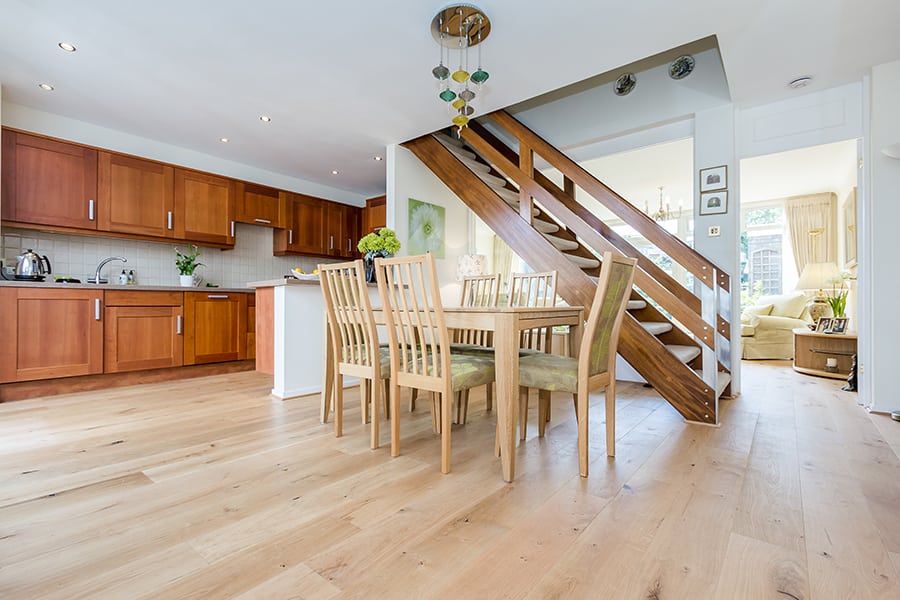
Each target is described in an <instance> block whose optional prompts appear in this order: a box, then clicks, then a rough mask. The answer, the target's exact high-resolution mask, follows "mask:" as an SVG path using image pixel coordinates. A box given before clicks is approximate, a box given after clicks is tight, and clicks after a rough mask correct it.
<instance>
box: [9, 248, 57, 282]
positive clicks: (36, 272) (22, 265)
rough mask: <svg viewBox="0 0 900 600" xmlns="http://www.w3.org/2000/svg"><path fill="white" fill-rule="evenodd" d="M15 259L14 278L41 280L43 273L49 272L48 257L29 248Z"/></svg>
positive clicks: (47, 273)
mask: <svg viewBox="0 0 900 600" xmlns="http://www.w3.org/2000/svg"><path fill="white" fill-rule="evenodd" d="M16 260H18V262H17V263H16V279H26V280H28V279H30V280H35V281H42V280H43V279H44V275H49V274H50V259H49V258H47V257H46V256H41V255H39V254H38V253H37V252H35V251H34V250H32V249H31V248H28V249H27V250H25V252H24V253H23V254H22V256H17V257H16ZM45 265H46V268H44V266H45Z"/></svg>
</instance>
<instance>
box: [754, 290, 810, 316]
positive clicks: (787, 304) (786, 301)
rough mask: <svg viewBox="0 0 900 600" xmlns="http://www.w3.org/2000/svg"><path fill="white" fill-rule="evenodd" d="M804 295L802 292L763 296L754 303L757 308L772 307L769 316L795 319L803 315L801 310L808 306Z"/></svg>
mask: <svg viewBox="0 0 900 600" xmlns="http://www.w3.org/2000/svg"><path fill="white" fill-rule="evenodd" d="M808 302H809V301H808V300H807V299H806V294H804V293H803V292H794V293H792V294H783V295H779V296H763V297H761V298H760V299H759V300H757V301H756V304H757V306H762V305H765V304H771V305H772V312H770V313H769V314H770V315H772V316H775V317H789V318H791V319H797V318H799V317H800V315H802V314H803V309H805V308H806V305H807V304H808Z"/></svg>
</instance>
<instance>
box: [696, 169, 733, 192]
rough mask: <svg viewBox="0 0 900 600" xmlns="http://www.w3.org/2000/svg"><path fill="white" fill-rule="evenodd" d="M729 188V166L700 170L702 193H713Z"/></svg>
mask: <svg viewBox="0 0 900 600" xmlns="http://www.w3.org/2000/svg"><path fill="white" fill-rule="evenodd" d="M727 187H728V165H722V166H720V167H710V168H708V169H700V191H701V192H712V191H714V190H724V189H725V188H727Z"/></svg>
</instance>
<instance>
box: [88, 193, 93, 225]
mask: <svg viewBox="0 0 900 600" xmlns="http://www.w3.org/2000/svg"><path fill="white" fill-rule="evenodd" d="M88 220H90V221H93V220H94V199H93V198H91V199H90V200H88Z"/></svg>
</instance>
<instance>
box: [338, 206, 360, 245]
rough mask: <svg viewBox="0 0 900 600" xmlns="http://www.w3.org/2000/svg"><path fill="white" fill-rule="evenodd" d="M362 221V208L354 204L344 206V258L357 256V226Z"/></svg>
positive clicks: (358, 236)
mask: <svg viewBox="0 0 900 600" xmlns="http://www.w3.org/2000/svg"><path fill="white" fill-rule="evenodd" d="M361 221H362V209H361V208H358V207H356V206H344V231H343V233H344V237H343V241H342V242H341V243H342V250H343V251H344V257H345V258H358V257H359V250H357V248H356V244H358V243H359V238H360V235H359V228H360V222H361Z"/></svg>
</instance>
